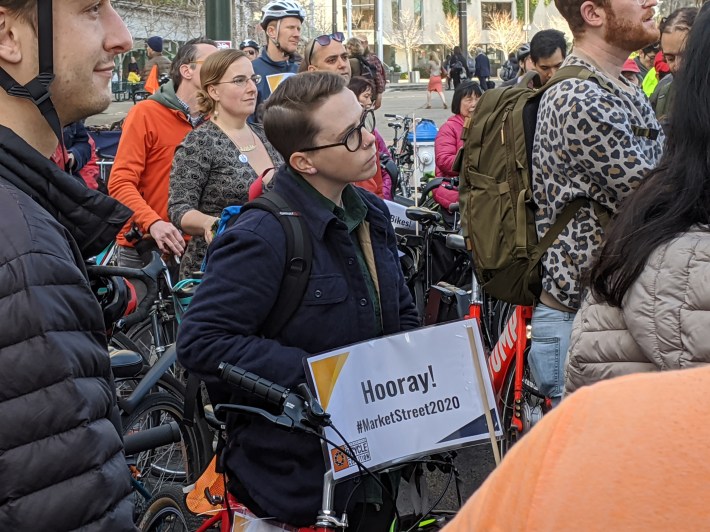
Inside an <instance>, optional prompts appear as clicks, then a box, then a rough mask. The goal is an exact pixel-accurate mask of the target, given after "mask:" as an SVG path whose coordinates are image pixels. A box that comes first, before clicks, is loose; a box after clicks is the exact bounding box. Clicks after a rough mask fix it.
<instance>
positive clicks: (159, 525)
mask: <svg viewBox="0 0 710 532" xmlns="http://www.w3.org/2000/svg"><path fill="white" fill-rule="evenodd" d="M202 523H203V519H202V518H200V517H198V516H197V515H195V514H193V513H192V512H190V510H189V509H188V508H187V505H186V504H185V494H184V493H183V492H182V488H180V487H179V486H174V485H172V486H165V487H164V488H163V489H161V490H160V491H159V492H158V493H156V494H155V496H153V498H151V499H150V500H149V501H148V504H147V505H146V509H145V511H144V512H143V514H142V515H141V516H140V518H139V520H138V528H139V529H140V530H141V532H167V531H173V532H191V531H193V530H197V529H198V528H200V526H202Z"/></svg>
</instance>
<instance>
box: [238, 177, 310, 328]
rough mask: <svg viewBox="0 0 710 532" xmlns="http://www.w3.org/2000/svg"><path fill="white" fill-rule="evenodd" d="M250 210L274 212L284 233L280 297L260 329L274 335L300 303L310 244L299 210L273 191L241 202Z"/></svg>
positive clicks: (305, 280)
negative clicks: (246, 201)
mask: <svg viewBox="0 0 710 532" xmlns="http://www.w3.org/2000/svg"><path fill="white" fill-rule="evenodd" d="M250 209H261V210H264V211H268V212H270V213H271V214H273V215H274V216H275V217H276V219H277V220H278V221H279V223H280V224H281V227H282V228H283V230H284V234H285V235H286V269H285V270H284V274H283V277H282V278H281V285H280V287H279V296H278V299H277V301H276V303H275V304H274V307H273V308H272V310H271V313H270V314H269V316H268V318H267V319H266V322H265V324H264V327H263V329H262V331H261V333H262V334H263V335H264V337H265V338H274V337H275V336H276V335H277V334H278V333H279V332H280V331H281V329H283V328H284V326H285V325H286V323H287V322H288V320H289V319H290V318H291V316H293V314H294V312H296V309H298V307H299V306H300V305H301V300H302V299H303V294H305V292H306V287H307V285H308V278H309V276H310V273H311V266H312V265H313V243H312V242H311V238H310V233H309V231H308V228H307V227H306V222H305V221H304V220H303V217H302V216H301V213H299V212H297V211H294V210H293V209H291V207H289V205H288V204H287V203H286V201H285V200H284V199H283V198H282V197H281V196H280V195H278V194H277V193H276V192H274V191H273V190H271V191H268V192H266V193H265V194H263V195H262V196H259V197H258V198H256V199H254V200H252V201H250V202H249V203H247V204H246V205H244V206H243V207H242V212H244V211H247V210H250Z"/></svg>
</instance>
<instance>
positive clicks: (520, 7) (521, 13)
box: [515, 0, 552, 24]
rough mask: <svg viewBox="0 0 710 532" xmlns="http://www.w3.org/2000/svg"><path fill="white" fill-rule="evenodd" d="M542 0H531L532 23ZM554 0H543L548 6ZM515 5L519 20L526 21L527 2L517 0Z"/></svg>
mask: <svg viewBox="0 0 710 532" xmlns="http://www.w3.org/2000/svg"><path fill="white" fill-rule="evenodd" d="M539 1H540V0H530V23H531V24H532V19H533V15H534V14H535V8H536V7H537V4H538V3H539ZM551 1H552V0H543V2H545V5H546V6H549V5H550V2H551ZM515 7H516V9H517V12H518V20H522V21H525V3H524V0H515Z"/></svg>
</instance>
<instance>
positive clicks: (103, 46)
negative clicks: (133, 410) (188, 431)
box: [0, 0, 136, 532]
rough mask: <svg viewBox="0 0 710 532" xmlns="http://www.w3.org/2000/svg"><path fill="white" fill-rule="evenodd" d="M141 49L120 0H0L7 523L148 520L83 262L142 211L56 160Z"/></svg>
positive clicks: (2, 515)
mask: <svg viewBox="0 0 710 532" xmlns="http://www.w3.org/2000/svg"><path fill="white" fill-rule="evenodd" d="M52 33H53V34H54V38H52ZM77 43H80V46H77ZM130 49H131V35H130V34H129V33H128V29H127V28H126V25H125V24H124V23H123V21H122V20H121V18H120V17H119V15H118V14H117V13H116V11H115V10H114V9H113V7H111V3H110V2H87V1H85V0H62V1H60V2H59V1H55V2H54V3H52V2H49V1H47V0H0V85H2V87H3V89H2V90H0V109H2V112H1V113H0V161H2V163H1V164H0V242H2V246H0V315H2V317H3V326H2V327H1V328H0V368H1V369H0V479H1V480H0V530H28V529H31V530H53V531H58V532H59V531H67V530H83V531H86V532H99V531H108V530H110V531H111V532H123V531H125V532H129V531H134V530H135V529H136V528H135V526H134V525H133V503H132V495H131V491H132V490H131V476H130V474H129V471H128V467H127V466H126V459H125V457H124V455H123V445H122V443H121V436H120V432H119V431H120V428H119V427H117V425H118V424H119V423H115V424H114V423H112V420H113V421H118V420H117V419H116V418H117V415H116V416H115V415H114V414H117V412H116V411H115V405H116V391H115V386H114V383H113V378H112V377H111V363H110V359H109V355H108V350H107V346H106V335H105V334H104V330H105V325H104V320H103V317H102V313H101V307H100V306H99V303H98V302H97V300H96V298H95V297H94V294H93V293H92V291H91V287H90V286H89V279H88V277H87V273H86V268H85V266H84V261H85V260H86V259H87V258H89V257H91V256H93V255H96V254H97V253H99V252H100V251H101V250H102V249H103V248H104V247H105V246H107V245H108V244H109V243H110V242H111V240H113V238H114V237H115V235H116V233H117V232H118V230H119V229H120V227H121V225H122V224H123V222H124V221H125V220H127V219H128V218H129V217H130V215H131V211H130V210H129V209H127V208H126V207H124V206H122V205H121V204H120V203H118V202H117V201H116V200H114V199H112V198H110V197H108V196H105V195H103V194H101V193H100V192H97V191H95V190H91V189H89V188H88V187H86V185H85V184H84V183H82V182H80V181H79V180H77V179H76V178H75V177H73V176H71V175H69V174H67V173H66V172H65V171H63V170H62V169H60V168H59V167H58V166H57V165H56V164H55V163H53V162H52V161H50V159H49V157H50V155H52V154H53V153H54V151H55V150H56V148H57V145H58V144H59V143H60V139H61V137H62V126H64V125H67V124H70V123H72V122H77V121H79V120H82V119H84V118H86V117H88V116H91V115H94V114H96V113H100V112H102V111H104V110H105V109H106V108H107V107H108V106H109V103H111V75H112V71H113V69H114V59H115V58H116V56H120V55H121V54H124V53H126V52H128V51H129V50H130Z"/></svg>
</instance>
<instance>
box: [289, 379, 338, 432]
mask: <svg viewBox="0 0 710 532" xmlns="http://www.w3.org/2000/svg"><path fill="white" fill-rule="evenodd" d="M296 390H297V391H298V392H299V394H300V395H301V396H302V397H303V398H304V399H305V400H306V405H305V406H306V417H307V418H308V421H309V422H311V423H312V424H313V425H315V426H317V427H325V426H327V425H330V414H328V413H327V412H326V411H325V410H324V409H323V407H322V406H321V404H320V403H319V402H318V399H316V397H315V396H314V395H313V393H312V392H311V389H310V388H309V387H308V385H307V384H306V383H304V382H302V383H301V384H299V385H298V386H296Z"/></svg>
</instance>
